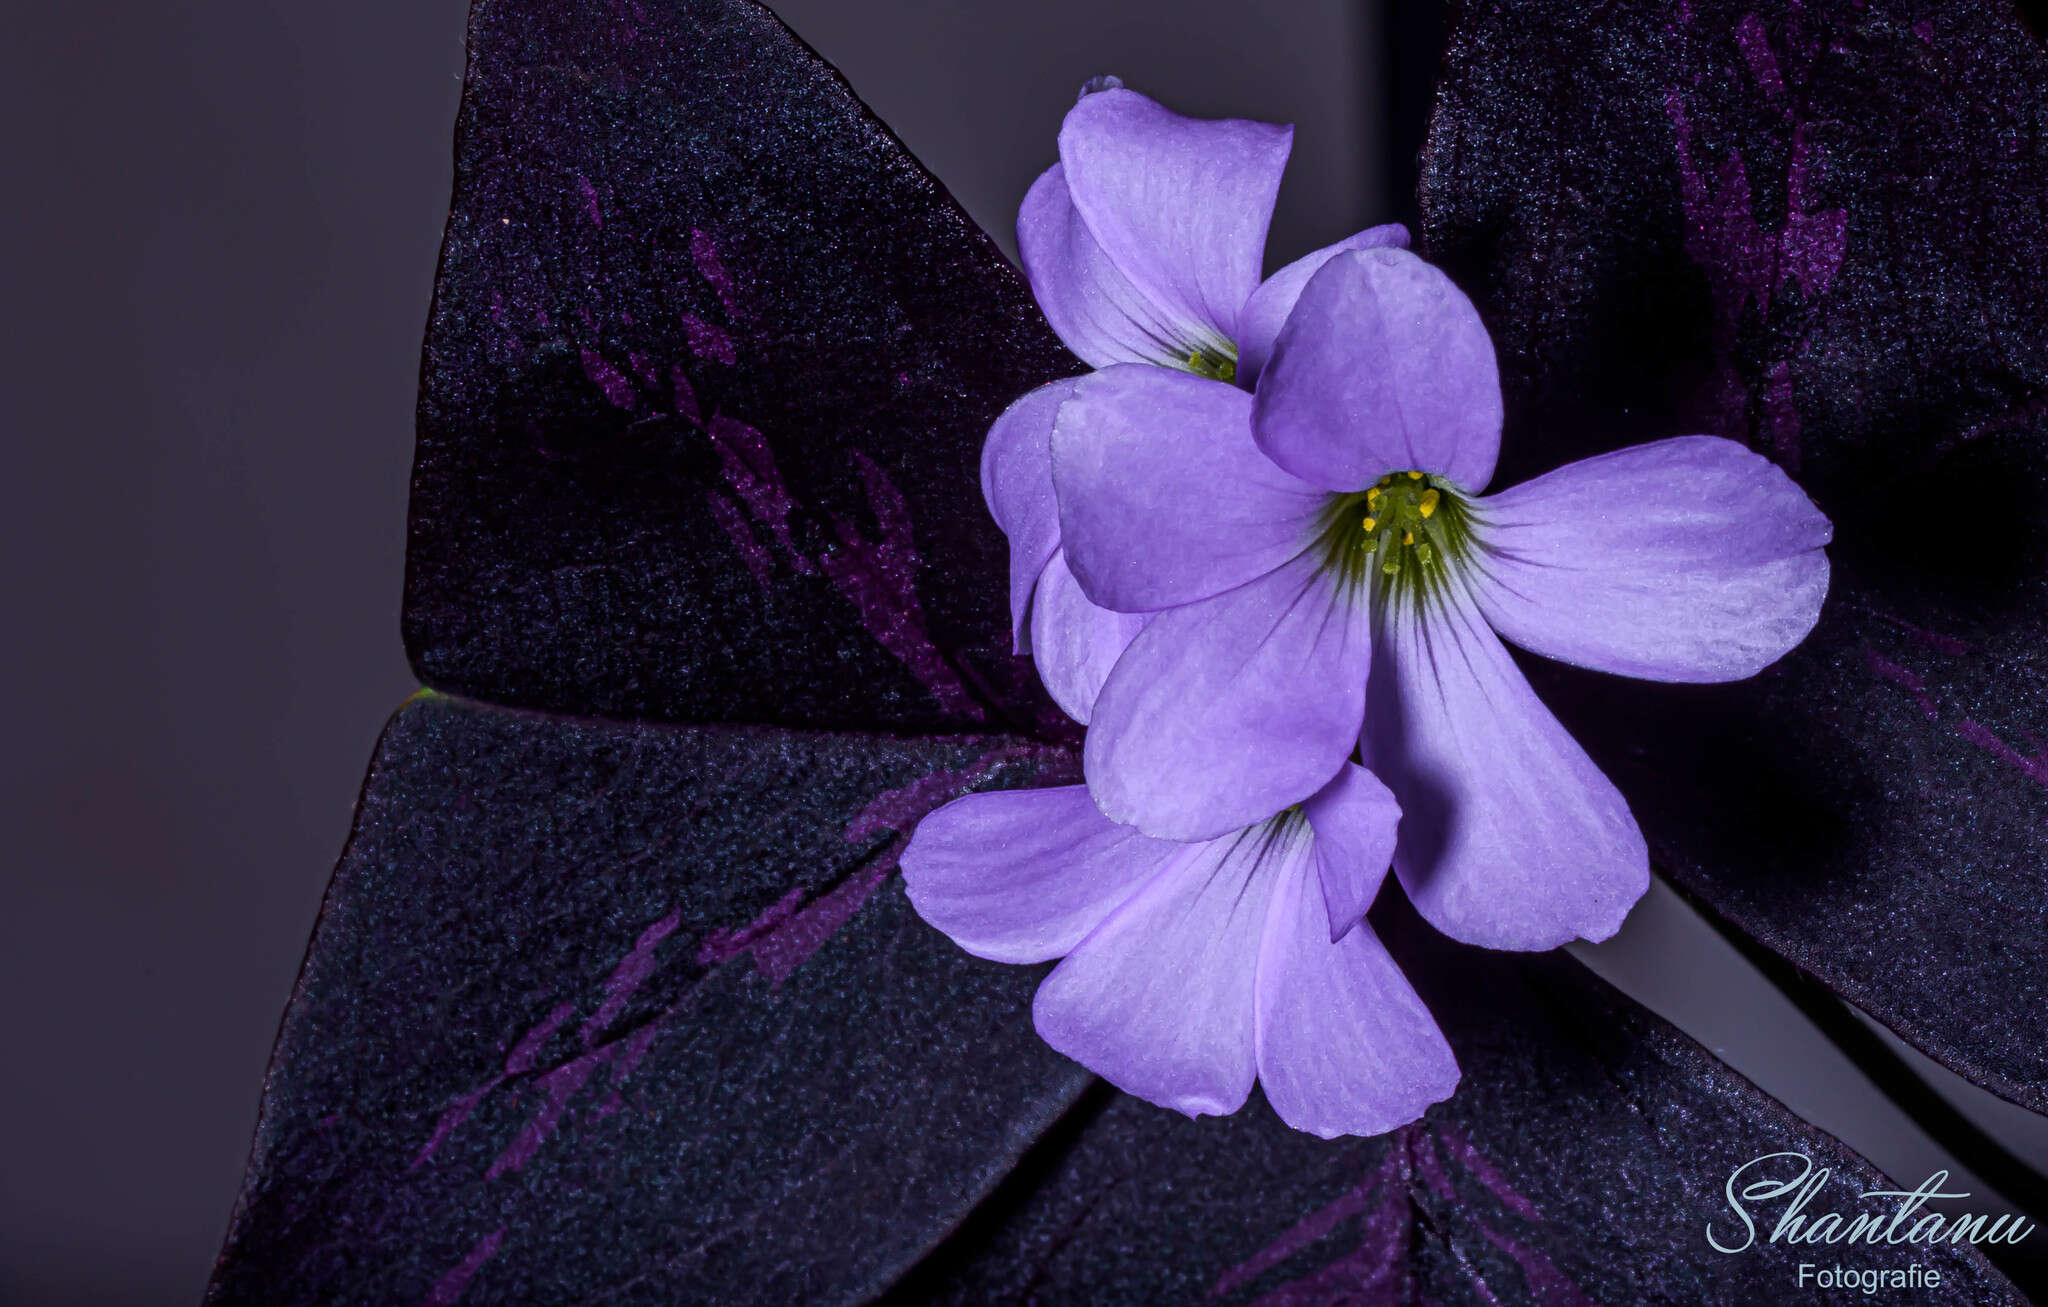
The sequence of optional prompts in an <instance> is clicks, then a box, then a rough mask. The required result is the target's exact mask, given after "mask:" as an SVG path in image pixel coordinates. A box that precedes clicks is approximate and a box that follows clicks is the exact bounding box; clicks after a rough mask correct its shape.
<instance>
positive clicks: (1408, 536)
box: [1401, 531, 1415, 545]
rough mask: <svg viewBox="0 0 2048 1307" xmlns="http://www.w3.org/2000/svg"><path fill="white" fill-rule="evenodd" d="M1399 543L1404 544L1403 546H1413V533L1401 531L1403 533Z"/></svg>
mask: <svg viewBox="0 0 2048 1307" xmlns="http://www.w3.org/2000/svg"><path fill="white" fill-rule="evenodd" d="M1401 543H1402V544H1404V545H1412V544H1414V543H1415V533H1414V532H1413V531H1403V532H1402V533H1401Z"/></svg>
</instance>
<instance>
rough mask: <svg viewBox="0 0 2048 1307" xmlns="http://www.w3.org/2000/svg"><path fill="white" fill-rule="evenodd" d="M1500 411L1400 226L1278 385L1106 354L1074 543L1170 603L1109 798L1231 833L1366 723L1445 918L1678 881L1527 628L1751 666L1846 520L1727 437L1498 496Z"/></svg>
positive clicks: (1678, 658)
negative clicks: (1534, 664) (1658, 865)
mask: <svg viewBox="0 0 2048 1307" xmlns="http://www.w3.org/2000/svg"><path fill="white" fill-rule="evenodd" d="M1500 426H1501V399H1500V387H1499V380H1498V376H1497V372H1496V368H1495V363H1494V356H1493V347H1492V343H1491V342H1490V341H1489V339H1488V338H1487V335H1486V331H1485V328H1484V327H1483V326H1482V325H1481V323H1480V321H1479V317H1478V314H1477V313H1476V311H1475V310H1474V309H1473V307H1472V305H1471V303H1470V301H1468V300H1467V299H1466V298H1465V297H1464V295H1463V294H1462V293H1460V292H1459V291H1458V289H1457V288H1456V287H1455V286H1453V285H1452V284H1451V282H1450V280H1449V279H1448V278H1446V277H1444V276H1443V274H1442V273H1440V272H1438V271H1436V270H1435V269H1434V268H1431V267H1430V266H1429V265H1428V264H1425V263H1424V262H1422V261H1421V260H1420V259H1418V258H1416V257H1415V256H1414V255H1412V254H1410V253H1408V252H1407V251H1405V250H1399V249H1374V250H1366V251H1360V252H1353V253H1344V254H1340V255H1338V256H1337V257H1335V258H1333V259H1331V260H1329V261H1328V262H1327V263H1326V265H1325V266H1324V267H1323V268H1322V269H1320V270H1319V271H1318V272H1316V274H1315V275H1314V276H1313V277H1312V278H1311V279H1310V281H1309V282H1308V285H1307V286H1306V288H1305V289H1304V290H1303V292H1302V294H1301V295H1300V297H1299V302H1298V303H1297V304H1296V305H1295V307H1294V310H1293V312H1292V313H1291V314H1290V315H1289V317H1288V319H1287V322H1286V324H1285V326H1284V327H1283V328H1282V330H1281V331H1280V333H1279V337H1278V339H1277V341H1276V342H1275V345H1274V347H1273V351H1272V356H1271V360H1270V362H1269V363H1267V364H1266V365H1265V367H1264V369H1263V372H1262V375H1261V376H1260V378H1259V382H1258V393H1257V396H1256V398H1254V397H1252V396H1248V395H1245V394H1243V393H1242V392H1239V391H1236V390H1234V389H1231V388H1228V387H1222V386H1217V385H1214V384H1212V383H1208V382H1204V381H1202V380H1200V379H1199V378H1195V377H1190V376H1185V375H1181V374H1175V373H1171V372H1166V371H1162V370H1160V369H1158V368H1139V367H1128V366H1125V367H1113V368H1109V369H1105V370H1104V371H1102V372H1099V373H1096V374H1094V375H1092V376H1090V377H1087V378H1083V379H1082V380H1081V381H1080V382H1079V383H1078V384H1077V385H1076V386H1075V387H1074V390H1073V393H1072V395H1071V397H1070V398H1068V399H1067V400H1066V401H1065V402H1064V403H1063V404H1062V405H1061V406H1060V407H1059V409H1058V412H1057V415H1056V421H1055V425H1054V431H1053V436H1052V442H1051V444H1052V453H1053V481H1054V486H1055V491H1056V498H1057V504H1058V511H1059V516H1060V530H1061V536H1062V543H1063V546H1064V549H1065V554H1066V558H1067V561H1068V564H1069V566H1070V567H1071V569H1072V572H1073V575H1074V578H1075V580H1076V581H1077V582H1078V584H1079V586H1080V588H1081V589H1082V591H1083V592H1084V593H1085V595H1086V596H1087V598H1088V599H1089V600H1090V601H1092V602H1094V603H1097V604H1100V605H1102V606H1104V607H1107V608H1110V609H1114V610H1116V611H1118V612H1121V613H1125V614H1145V615H1147V623H1146V625H1145V626H1144V629H1143V630H1142V631H1141V632H1140V633H1139V634H1138V635H1137V636H1136V638H1134V639H1133V640H1132V641H1131V643H1130V646H1129V648H1128V649H1126V650H1125V651H1124V652H1123V654H1122V655H1121V656H1120V657H1119V658H1118V659H1117V661H1116V663H1115V666H1114V668H1113V670H1112V671H1111V672H1110V674H1109V676H1108V679H1107V680H1106V682H1105V683H1104V685H1103V687H1102V692H1101V695H1100V697H1099V699H1098V700H1097V701H1096V703H1095V711H1094V714H1093V720H1092V722H1091V724H1090V727H1089V731H1088V738H1087V744H1086V749H1085V758H1084V761H1085V767H1086V773H1087V779H1088V785H1089V788H1090V789H1091V790H1092V792H1093V793H1094V794H1095V797H1096V799H1097V801H1098V802H1099V803H1100V804H1101V806H1102V809H1103V811H1104V812H1105V813H1106V814H1108V815H1109V816H1110V817H1111V818H1113V819H1115V820H1118V821H1124V822H1129V823H1131V824H1133V825H1135V826H1137V827H1138V828H1139V829H1140V830H1142V831H1144V832H1145V833H1147V834H1150V835H1154V836H1159V837H1166V838H1177V839H1205V838H1211V837H1214V836H1216V835H1218V834H1221V833H1223V832H1225V831H1228V830H1233V829H1236V828H1237V827H1239V826H1243V825H1246V824H1248V823H1250V822H1252V821H1256V820H1258V819H1260V818H1261V817H1262V816H1264V815H1265V814H1267V813H1270V812H1274V811H1278V810H1281V809H1283V808H1285V807H1287V806H1288V805H1290V804H1293V803H1298V802H1300V801H1301V800H1302V799H1303V798H1305V797H1306V796H1308V795H1310V794H1313V793H1315V792H1316V791H1317V790H1318V789H1319V788H1320V787H1321V786H1322V785H1323V784H1325V783H1326V782H1327V781H1328V779H1329V777H1331V776H1333V775H1335V774H1336V772H1337V771H1338V769H1340V768H1342V767H1344V766H1345V765H1346V760H1347V758H1348V757H1349V755H1350V753H1351V749H1352V746H1353V743H1354V741H1355V742H1356V744H1357V747H1358V749H1359V751H1360V754H1359V756H1360V757H1361V759H1362V760H1363V761H1364V763H1365V765H1366V766H1368V767H1370V768H1371V769H1372V770H1373V771H1374V772H1375V773H1377V774H1378V775H1379V776H1381V777H1382V778H1384V779H1385V781H1386V783H1387V785H1388V786H1389V787H1390V788H1391V789H1392V790H1393V792H1394V794H1395V795H1396V796H1397V797H1398V798H1399V800H1400V803H1401V807H1402V810H1403V812H1404V813H1405V818H1404V820H1403V822H1402V825H1401V837H1400V842H1399V845H1398V847H1397V849H1396V852H1395V855H1394V868H1395V871H1396V873H1397V875H1398V876H1399V878H1400V880H1401V883H1402V885H1403V886H1404V887H1405V888H1406V890H1407V891H1408V894H1409V897H1410V898H1411V899H1413V900H1414V902H1415V904H1416V907H1417V908H1418V909H1419V910H1420V911H1421V912H1422V914H1423V915H1424V916H1425V917H1426V918H1428V919H1429V920H1430V921H1431V922H1432V923H1434V924H1435V925H1436V926H1437V927H1438V928H1439V929H1441V930H1443V931H1444V932H1445V933H1447V934H1450V935H1452V936H1454V937H1456V938H1459V939H1462V940H1465V941H1467V942H1470V943H1475V944H1483V945H1487V946H1490V947H1495V948H1520V949H1537V948H1550V947H1554V946H1556V945H1558V944H1561V943H1563V942H1565V941H1566V940H1569V939H1571V938H1573V937H1574V936H1585V937H1587V938H1591V939H1600V938H1604V937H1606V936H1607V935H1609V934H1611V933H1613V931H1614V930H1615V929H1616V928H1617V927H1618V926H1619V925H1620V923H1621V919H1622V917H1623V916H1624V915H1625V914H1626V913H1627V911H1628V908H1629V907H1630V906H1631V905H1632V904H1633V903H1634V902H1635V900H1636V899H1637V898H1638V897H1640V896H1641V894H1642V892H1643V890H1644V888H1645V887H1646V886H1647V884H1648V874H1649V873H1648V858H1647V854H1646V851H1645V848H1644V844H1643V839H1642V835H1641V833H1640V832H1639V831H1638V829H1637V827H1636V824H1635V820H1634V818H1633V817H1632V816H1631V815H1630V813H1629V810H1628V806H1627V804H1626V803H1625V802H1624V801H1623V799H1622V797H1621V795H1620V794H1619V792H1618V791H1616V790H1615V788H1614V786H1613V785H1612V784H1611V783H1610V782H1609V781H1608V780H1607V778H1606V777H1605V776H1604V775H1602V774H1601V772H1600V771H1599V769H1598V768H1597V767H1595V766H1594V765H1593V763H1592V761H1591V760H1590V759H1588V758H1587V757H1586V755H1585V753H1584V751H1583V750H1581V749H1580V748H1579V746H1578V745H1577V743H1576V742H1574V741H1573V740H1572V739H1571V737H1570V736H1569V735H1567V734H1566V732H1565V731H1564V729H1563V728H1562V727H1561V726H1560V725H1559V724H1558V722H1557V720H1556V719H1555V718H1554V717H1552V716H1551V715H1550V713H1549V712H1548V711H1547V710H1546V709H1545V708H1544V707H1543V705H1542V704H1541V703H1540V702H1539V701H1538V700H1537V699H1536V696H1535V694H1534V693H1533V691H1531V689H1530V688H1529V685H1528V683H1527V681H1526V680H1525V679H1524V678H1523V676H1522V674H1521V672H1520V671H1519V670H1518V669H1517V668H1516V667H1515V665H1514V663H1513V662H1512V661H1511V660H1510V659H1509V657H1508V654H1507V651H1506V649H1505V648H1504V647H1503V646H1502V644H1501V642H1500V639H1499V638H1498V636H1497V635H1496V632H1498V633H1499V635H1505V636H1506V637H1507V638H1508V639H1510V640H1513V641H1514V642H1515V643H1517V644H1519V645H1522V646H1523V647H1524V648H1527V649H1530V650H1532V651H1535V652H1538V653H1543V654H1547V655H1549V656H1551V657H1555V658H1558V659H1561V660H1563V661H1567V662H1572V663H1576V664H1579V665H1581V666H1585V667H1592V668H1597V669H1601V670H1605V671H1611V672H1617V673H1620V674H1623V675H1628V676H1637V677H1645V678H1649V679H1654V680H1666V681H1717V680H1730V679H1736V678H1739V677H1744V676H1748V675H1751V674H1753V673H1754V672H1756V671H1757V670H1759V669H1760V668H1762V667H1763V666H1764V665H1766V664H1767V663H1769V662H1771V661H1772V660H1774V659H1776V658H1777V657H1778V656H1780V655H1781V654H1783V653H1784V652H1786V651H1787V650H1788V649H1790V648H1791V647H1792V646H1793V645H1794V644H1796V643H1798V641H1799V640H1800V639H1802V638H1803V637H1804V636H1805V635H1806V633H1807V632H1808V631H1809V630H1810V629H1812V626H1813V623H1814V621H1815V620H1816V618H1817V617H1818V614H1819V611H1820V604H1821V599H1822V597H1823V596H1824V595H1825V593H1826V590H1827V581H1828V563H1827V557H1826V555H1825V554H1824V553H1823V552H1822V549H1823V547H1824V546H1825V545H1826V544H1827V543H1828V540H1829V535H1830V527H1829V524H1828V521H1827V519H1826V518H1825V517H1823V516H1822V515H1821V513H1820V511H1819V510H1818V509H1816V508H1815V507H1814V505H1813V504H1812V502H1811V501H1809V500H1808V499H1807V497H1806V496H1805V494H1804V493H1802V492H1801V491H1800V490H1799V488H1798V487H1797V486H1795V485H1794V484H1793V483H1792V482H1791V480H1790V479H1789V478H1787V477H1786V476H1785V474H1784V473H1783V472H1781V471H1780V470H1779V469H1778V468H1777V467H1776V466H1775V465H1773V464H1771V463H1770V462H1768V461H1766V460H1765V459H1763V458H1760V457H1758V456H1757V455H1755V454H1753V453H1751V452H1749V451H1748V450H1747V449H1744V448H1743V447H1742V446H1740V445H1737V444H1735V443H1733V442H1731V441H1726V440H1721V439H1717V438H1713V437H1706V436H1689V437H1680V438H1678V439H1673V440H1664V441H1658V442H1655V443H1653V444H1648V445H1642V446H1638V447H1636V448H1633V449H1626V450H1622V451H1619V452H1617V453H1613V454H1607V455H1604V456H1601V457H1598V458H1592V459H1587V460H1585V461H1583V462H1580V463H1574V464H1571V465H1569V466H1567V467H1563V468H1560V469H1558V470H1557V471H1554V472H1551V473H1549V474H1547V475H1545V476H1542V477H1538V478H1537V479H1535V480H1533V481H1530V482H1527V483H1525V484H1523V485H1520V486H1516V487H1514V488H1512V489H1510V490H1507V491H1504V492H1502V493H1499V494H1496V495H1493V496H1490V497H1485V498H1481V497H1479V492H1481V491H1482V490H1484V489H1485V488H1486V483H1487V481H1488V480H1489V479H1490V478H1491V477H1492V475H1493V468H1494V461H1495V455H1496V453H1497V452H1498V449H1499V443H1500ZM1369 643H1377V644H1378V645H1379V651H1378V655H1377V657H1369V656H1368V644H1369ZM1368 678H1369V679H1368Z"/></svg>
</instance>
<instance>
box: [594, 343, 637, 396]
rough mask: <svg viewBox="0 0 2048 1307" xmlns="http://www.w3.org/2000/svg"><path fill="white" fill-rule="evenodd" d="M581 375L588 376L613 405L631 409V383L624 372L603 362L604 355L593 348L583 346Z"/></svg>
mask: <svg viewBox="0 0 2048 1307" xmlns="http://www.w3.org/2000/svg"><path fill="white" fill-rule="evenodd" d="M583 375H584V376H586V377H589V378H590V380H591V381H592V382H593V383H594V384H595V385H596V386H597V388H598V389H599V390H601V391H603V392H604V397H605V398H606V399H608V400H610V401H611V402H612V403H613V404H614V405H616V406H617V407H619V408H623V409H627V410H630V409H632V407H633V383H632V382H631V381H629V380H627V379H626V374H625V373H623V372H620V371H619V370H618V369H617V368H615V367H613V366H612V365H611V364H609V363H607V362H605V359H604V355H602V354H599V353H598V352H597V351H596V350H594V349H589V348H585V349H584V350H583Z"/></svg>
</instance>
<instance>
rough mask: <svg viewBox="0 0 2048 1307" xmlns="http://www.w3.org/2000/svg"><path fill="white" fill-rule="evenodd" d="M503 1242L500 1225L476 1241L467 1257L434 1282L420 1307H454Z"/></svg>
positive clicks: (503, 1237) (502, 1230) (503, 1233)
mask: <svg viewBox="0 0 2048 1307" xmlns="http://www.w3.org/2000/svg"><path fill="white" fill-rule="evenodd" d="M504 1242H505V1227H504V1226H502V1225H501V1226H499V1227H498V1228H497V1229H495V1230H493V1231H491V1232H490V1233H489V1234H487V1235H485V1236H484V1237H483V1238H481V1239H479V1240H477V1241H476V1244H475V1246H474V1247H472V1248H471V1249H470V1250H469V1255H468V1256H467V1257H464V1258H463V1259H462V1260H461V1262H459V1263H457V1264H456V1266H455V1267H454V1269H452V1270H450V1271H449V1272H448V1274H446V1275H444V1276H442V1277H441V1278H440V1279H439V1280H438V1281H436V1282H435V1284H434V1287H433V1288H432V1289H431V1290H429V1291H428V1293H427V1296H426V1297H424V1298H422V1299H420V1307H454V1304H455V1303H456V1302H457V1301H459V1300H460V1299H461V1297H462V1295H463V1294H464V1293H466V1292H467V1291H468V1290H469V1282H470V1281H471V1280H473V1279H475V1278H476V1273H477V1272H478V1271H480V1270H482V1269H483V1264H484V1263H485V1262H487V1261H489V1260H491V1258H492V1257H494V1256H496V1255H497V1252H498V1246H499V1245H500V1244H502V1243H504Z"/></svg>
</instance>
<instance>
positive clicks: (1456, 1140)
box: [1436, 1122, 1543, 1221]
mask: <svg viewBox="0 0 2048 1307" xmlns="http://www.w3.org/2000/svg"><path fill="white" fill-rule="evenodd" d="M1436 1134H1437V1138H1438V1139H1440V1140H1442V1141H1443V1145H1444V1150H1445V1151H1446V1152H1448V1153H1449V1154H1450V1155H1451V1159H1452V1160H1453V1161H1455V1162H1457V1164H1458V1165H1460V1166H1462V1167H1464V1168H1465V1170H1466V1172H1467V1173H1468V1174H1470V1175H1471V1176H1472V1177H1473V1178H1474V1179H1476V1180H1477V1181H1479V1183H1480V1184H1482V1185H1485V1186H1486V1189H1487V1192H1489V1193H1491V1194H1492V1195H1493V1196H1494V1197H1495V1198H1498V1199H1500V1201H1501V1205H1502V1206H1504V1207H1506V1208H1507V1209H1508V1210H1509V1211H1511V1212H1513V1213H1514V1214H1515V1215H1517V1216H1521V1217H1526V1218H1527V1219H1529V1220H1531V1221H1540V1220H1542V1219H1543V1217H1542V1214H1541V1213H1540V1212H1538V1211H1537V1210H1536V1204H1534V1203H1532V1202H1530V1201H1529V1200H1528V1199H1526V1198H1524V1197H1522V1195H1521V1194H1520V1193H1518V1192H1516V1190H1515V1187H1514V1186H1513V1185H1511V1184H1509V1183H1508V1181H1507V1177H1506V1176H1504V1175H1502V1174H1501V1173H1500V1172H1499V1171H1497V1170H1495V1169H1494V1165H1493V1163H1492V1162H1489V1161H1487V1160H1486V1156H1485V1154H1483V1153H1481V1152H1480V1151H1479V1150H1478V1149H1477V1148H1476V1147H1474V1146H1473V1144H1472V1141H1471V1140H1469V1139H1467V1138H1466V1137H1465V1136H1464V1133H1463V1132H1461V1131H1460V1130H1459V1129H1458V1128H1457V1127H1456V1126H1454V1125H1451V1124H1449V1123H1448V1122H1446V1123H1445V1124H1443V1125H1440V1126H1438V1127H1437V1131H1436Z"/></svg>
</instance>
